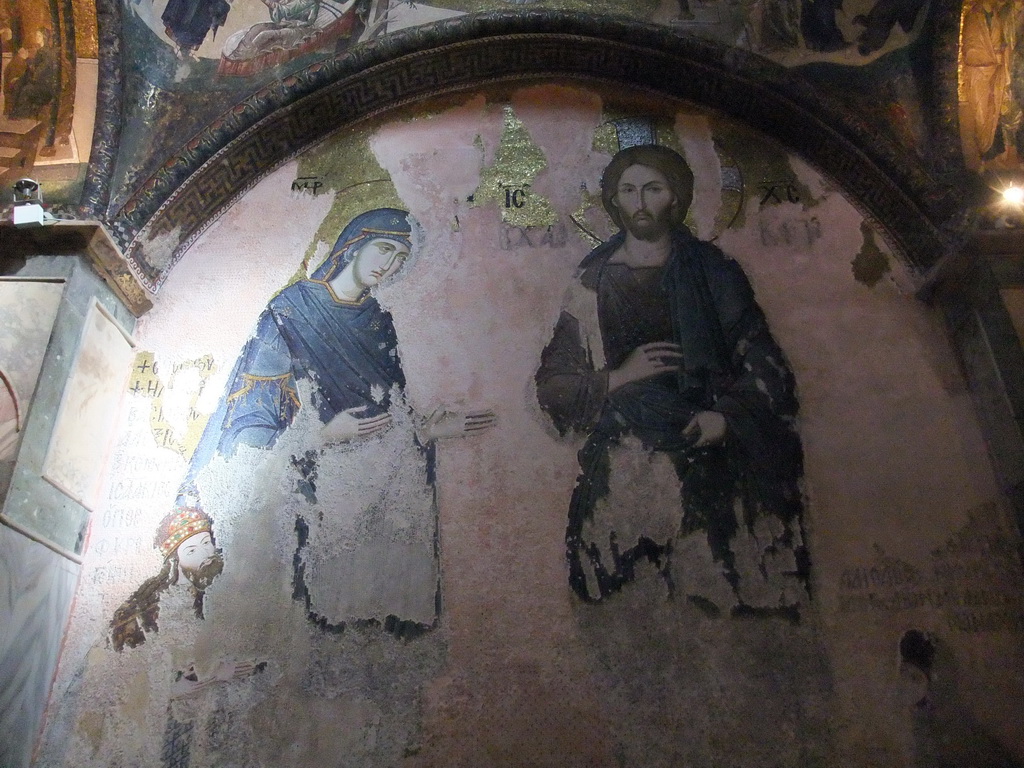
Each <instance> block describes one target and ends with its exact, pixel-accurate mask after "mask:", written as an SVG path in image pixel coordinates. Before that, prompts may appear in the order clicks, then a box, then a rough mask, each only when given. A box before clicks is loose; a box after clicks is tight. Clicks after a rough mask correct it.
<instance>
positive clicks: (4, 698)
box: [0, 525, 79, 768]
mask: <svg viewBox="0 0 1024 768" xmlns="http://www.w3.org/2000/svg"><path fill="white" fill-rule="evenodd" d="M78 574H79V567H78V566H77V565H75V564H74V563H72V562H71V561H69V560H68V559H66V558H64V557H61V556H60V555H58V554H56V553H54V552H52V551H50V550H49V549H47V548H46V547H44V546H42V545H41V544H38V543H36V542H34V541H32V540H31V539H29V538H27V537H25V536H23V535H21V534H20V533H17V532H16V531H14V530H12V529H10V528H8V527H7V526H4V525H0V765H2V766H4V768H23V767H25V766H28V764H29V761H30V759H31V755H32V749H33V746H34V744H35V741H36V738H37V736H38V733H39V729H40V726H41V724H42V719H43V713H44V711H45V709H46V700H47V696H48V694H49V690H50V685H51V681H52V680H53V675H54V671H55V670H56V667H57V658H58V655H59V653H60V647H61V641H62V638H63V635H64V628H65V625H66V623H67V618H68V612H69V609H70V606H71V601H72V599H73V597H74V592H75V588H76V585H77V583H78Z"/></svg>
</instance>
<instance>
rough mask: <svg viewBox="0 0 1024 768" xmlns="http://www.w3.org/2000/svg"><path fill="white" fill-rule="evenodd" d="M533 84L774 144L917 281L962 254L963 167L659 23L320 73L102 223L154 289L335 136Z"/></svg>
mask: <svg viewBox="0 0 1024 768" xmlns="http://www.w3.org/2000/svg"><path fill="white" fill-rule="evenodd" d="M949 16H951V14H950V15H949ZM942 18H944V17H942ZM942 18H940V20H939V21H938V22H933V24H936V23H938V24H942V23H943V22H942ZM947 22H948V19H947ZM946 26H949V24H948V23H946ZM933 31H938V30H933ZM954 45H955V44H954ZM946 49H948V45H947V46H946ZM943 50H945V49H943ZM947 58H948V57H947ZM938 68H939V69H944V67H942V66H940V67H938ZM933 74H935V76H936V80H938V79H939V76H940V75H941V76H943V77H945V76H948V75H947V73H933ZM540 79H548V80H550V79H556V80H569V81H576V82H581V83H587V82H590V83H597V84H603V85H612V86H618V87H622V86H626V87H628V88H631V89H633V90H637V91H642V92H644V93H645V94H647V95H649V96H651V95H653V96H655V97H661V98H667V99H673V100H680V101H684V102H689V103H693V104H696V105H698V106H702V107H706V108H709V109H711V110H714V111H716V112H718V113H720V114H723V115H725V116H727V117H729V118H732V119H734V120H737V121H739V122H741V123H744V124H746V125H748V126H750V127H752V128H754V129H756V130H758V131H760V132H761V133H763V134H765V135H767V136H769V137H772V138H774V139H775V140H777V141H779V142H780V143H781V144H782V145H784V146H785V147H787V148H788V149H790V150H792V151H794V152H796V153H797V154H799V155H801V156H802V157H803V158H804V159H806V160H807V161H808V162H810V163H811V164H813V165H814V166H816V167H817V168H818V169H819V170H821V171H823V172H824V173H825V174H826V175H828V176H830V177H831V178H832V179H834V180H835V181H836V182H837V183H838V184H839V185H840V186H841V187H842V188H843V189H844V191H845V192H846V193H847V194H848V195H849V196H850V197H851V199H852V200H853V202H854V203H855V204H857V205H858V206H859V207H860V208H861V210H862V211H863V212H864V213H865V214H866V215H868V216H869V217H870V218H872V219H873V220H874V221H876V222H877V223H878V224H880V225H881V226H882V228H883V230H884V231H885V232H886V233H887V236H888V238H889V239H890V242H891V244H892V245H893V246H894V247H895V248H896V249H898V250H899V251H900V252H901V253H902V254H903V255H904V256H905V258H906V260H907V262H908V264H909V266H910V267H911V268H912V269H914V270H915V271H917V272H918V273H919V275H920V276H922V277H923V276H925V275H926V274H927V273H929V272H930V271H932V270H933V269H934V268H935V267H936V266H937V265H938V264H939V263H940V261H942V259H943V258H944V257H945V256H946V255H948V254H949V253H950V252H951V251H952V250H953V249H954V248H955V246H956V245H957V243H958V236H959V234H960V232H961V231H962V225H963V221H964V211H965V207H964V200H963V194H962V190H963V189H964V188H965V185H967V183H968V181H967V180H966V179H965V178H964V176H965V171H963V170H962V163H960V162H953V163H951V164H950V165H947V170H946V171H945V172H944V173H943V175H942V178H941V179H938V178H936V177H935V176H933V175H932V174H931V173H930V172H929V170H928V168H927V167H926V166H925V165H924V163H923V162H922V161H921V160H920V159H919V158H918V157H917V156H916V155H914V154H912V153H911V152H909V151H908V150H906V149H905V148H904V147H902V146H900V145H898V144H897V143H896V142H895V141H893V140H891V139H889V138H888V137H886V136H884V135H880V134H879V131H878V129H877V126H873V125H870V124H868V123H867V122H866V121H864V120H863V119H862V118H861V117H860V116H859V115H857V114H855V113H854V112H853V111H852V110H850V109H849V108H848V107H847V106H845V105H844V104H842V103H841V101H839V100H838V99H837V98H836V97H834V96H831V95H828V94H825V93H823V92H822V91H821V90H820V89H816V88H815V87H814V86H813V85H812V84H811V83H810V82H809V81H808V80H807V79H806V78H804V77H802V76H800V75H799V74H798V73H795V72H793V71H790V70H786V69H784V68H783V67H780V66H778V65H775V64H774V63H772V62H769V61H767V60H766V59H764V58H762V57H760V56H757V55H755V54H751V53H749V52H746V51H743V50H740V49H736V48H731V47H728V46H725V45H721V44H718V43H715V42H712V41H708V40H702V39H699V38H693V37H686V36H681V35H678V34H676V33H675V32H673V31H672V30H671V29H668V28H664V27H657V26H653V25H645V24H639V23H636V22H630V21H625V20H622V19H618V18H607V17H598V16H593V15H585V14H578V13H559V12H552V11H528V12H515V13H505V12H502V13H489V14H477V15H471V16H463V17H457V18H454V19H449V20H445V21H442V22H438V23H436V24H432V25H428V26H424V27H418V28H414V29H412V30H408V31H404V32H399V33H395V34H393V35H389V36H387V37H385V38H382V39H379V40H376V41H372V42H371V43H368V44H364V45H362V46H359V47H358V48H356V49H353V50H352V51H349V52H347V53H345V54H343V55H340V56H338V57H336V58H333V59H327V60H325V61H322V62H319V63H317V64H314V65H312V66H310V67H308V68H307V69H305V70H303V71H302V72H300V73H297V74H296V75H293V76H291V77H288V78H286V79H284V80H282V81H280V82H277V83H275V84H273V85H271V86H268V87H267V88H264V89H262V90H260V91H259V92H257V93H255V94H253V95H252V96H251V97H249V98H248V99H246V100H245V101H243V102H241V103H240V104H238V105H236V106H235V107H234V108H232V109H231V110H230V111H229V112H227V113H225V114H224V115H222V116H221V118H220V119H218V120H216V121H214V123H212V124H211V125H210V126H208V127H207V128H206V129H205V130H204V131H203V132H202V133H201V134H199V135H198V136H196V137H194V138H193V139H192V140H191V141H190V142H188V144H187V145H186V147H185V148H184V149H183V151H182V153H181V154H179V155H178V156H176V157H174V158H172V159H171V160H169V161H168V162H167V163H166V164H165V165H164V166H163V167H162V168H161V169H160V170H159V171H158V172H157V173H156V174H154V175H153V176H152V177H151V178H150V179H148V180H147V181H146V182H145V183H144V184H143V185H142V186H141V187H140V188H139V189H138V190H136V191H134V192H133V193H132V194H131V196H130V197H129V198H128V199H127V201H126V202H125V204H124V205H123V206H122V207H121V208H120V209H119V210H117V211H108V212H107V215H106V220H107V223H108V224H110V225H111V228H112V229H113V231H114V232H115V233H117V235H119V236H120V238H121V240H122V244H123V245H125V246H126V251H127V255H128V258H129V261H130V263H131V264H132V267H133V269H134V270H135V271H136V273H137V275H138V276H139V277H140V279H141V280H142V281H143V283H144V284H145V285H146V286H147V287H148V288H149V289H150V290H153V291H155V290H156V289H157V288H158V287H159V285H160V284H161V283H162V282H163V280H164V279H165V277H166V275H167V273H168V271H169V269H170V268H171V267H172V266H173V264H174V263H175V262H176V261H177V259H178V257H179V256H180V254H181V253H182V252H183V251H184V250H185V249H186V248H187V247H188V246H189V245H190V244H191V243H192V242H193V241H194V240H195V238H196V237H197V236H198V235H199V234H200V233H201V232H202V231H203V230H204V229H205V227H206V226H208V225H209V224H210V223H211V222H212V221H214V220H215V219H216V218H217V217H218V216H219V214H220V213H221V212H223V211H224V210H225V209H226V207H227V206H228V205H229V204H230V203H231V201H232V200H234V199H235V198H236V197H237V196H238V195H240V194H241V193H242V192H244V191H245V190H247V189H249V188H250V187H251V186H253V185H254V184H255V183H256V182H257V181H258V180H259V179H260V178H262V177H263V176H265V175H266V174H267V173H269V172H270V171H272V170H273V169H274V168H276V167H278V166H279V165H280V164H281V163H283V162H285V161H286V160H288V159H289V158H290V157H292V156H294V155H295V154H297V153H298V152H300V151H302V150H303V149H304V148H306V147H308V146H310V145H311V144H313V143H315V142H317V141H319V140H320V139H322V138H324V137H325V136H326V135H328V134H329V133H332V132H334V131H336V130H337V129H339V128H341V127H343V126H345V125H348V124H351V123H353V122H355V121H358V120H361V119H364V118H367V117H370V116H373V115H378V114H381V113H384V112H386V111H388V110H391V109H394V108H396V107H401V106H405V105H408V104H410V103H414V102H418V101H421V100H424V99H428V98H431V97H434V96H439V95H445V94H452V93H458V92H463V91H469V90H472V89H478V88H481V87H484V86H488V85H493V84H499V83H508V82H527V81H537V80H540ZM938 106H941V105H938ZM938 111H939V112H940V113H941V110H938ZM947 143H948V142H947ZM940 154H944V153H942V152H940ZM950 168H951V169H952V170H948V169H950ZM959 179H963V183H962V184H958V183H952V182H953V181H954V180H959Z"/></svg>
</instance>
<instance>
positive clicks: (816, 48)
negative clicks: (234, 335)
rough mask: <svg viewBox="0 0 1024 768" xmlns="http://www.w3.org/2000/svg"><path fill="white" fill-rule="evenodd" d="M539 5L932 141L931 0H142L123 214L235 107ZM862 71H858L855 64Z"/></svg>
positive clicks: (133, 43) (131, 16) (135, 30)
mask: <svg viewBox="0 0 1024 768" xmlns="http://www.w3.org/2000/svg"><path fill="white" fill-rule="evenodd" d="M525 9H529V10H530V11H531V12H535V11H538V10H545V9H546V10H554V11H580V12H585V13H591V14H593V13H605V14H612V15H617V16H623V15H624V16H628V17H631V18H633V19H635V20H638V21H643V22H654V23H658V24H662V25H665V26H667V27H669V28H671V29H672V30H673V31H676V32H678V33H679V34H683V35H694V36H698V37H704V38H710V39H713V40H716V41H718V42H721V43H724V44H726V45H731V46H736V47H739V48H743V49H747V50H750V51H753V52H755V53H758V54H760V55H763V56H766V57H768V58H770V59H772V60H773V61H775V62H777V63H779V64H782V65H784V66H787V67H801V68H804V70H805V71H806V73H807V74H808V75H810V76H812V77H817V78H820V80H821V81H822V82H826V83H827V82H829V81H830V80H831V79H833V78H834V77H836V76H837V73H839V77H840V79H845V80H846V81H847V82H844V83H843V94H844V95H846V96H849V97H850V98H853V99H855V100H856V99H858V98H859V99H860V101H859V102H858V108H859V109H862V110H863V111H865V113H866V114H870V115H872V116H874V117H875V118H876V120H877V121H878V122H879V124H880V125H882V126H884V127H885V128H886V129H889V130H892V131H893V132H894V133H895V134H896V136H897V138H898V139H900V140H901V141H903V142H904V143H905V144H907V145H911V146H912V145H914V144H915V143H917V142H918V141H920V139H921V138H922V137H923V135H924V128H923V125H922V119H921V116H920V103H921V100H920V94H919V92H918V86H917V84H916V81H915V79H914V77H913V74H912V65H911V59H910V58H909V57H910V52H911V51H912V50H913V48H914V45H915V43H916V42H917V41H918V39H919V38H920V32H921V30H922V29H923V27H924V25H925V22H926V17H927V14H928V9H929V5H928V3H927V0H745V1H744V2H726V1H725V0H644V1H643V2H632V1H631V2H623V0H604V2H601V3H589V2H588V3H584V2H578V0H538V1H537V2H513V0H449V2H445V3H421V2H415V3H413V2H409V0H237V1H236V2H233V3H229V2H227V0H215V1H211V2H200V0H139V2H132V3H129V4H127V6H126V14H125V18H124V22H123V23H124V38H125V42H126V46H127V51H128V56H129V57H130V59H131V60H132V61H134V62H137V68H135V69H133V70H132V71H131V72H130V73H129V76H128V81H127V89H126V94H127V96H126V98H127V110H126V113H125V126H124V131H123V133H122V135H121V139H120V145H119V156H118V162H117V165H116V169H115V173H114V177H113V184H112V198H111V213H116V212H117V211H118V210H119V209H120V208H121V206H122V205H124V204H125V203H126V202H127V201H128V200H129V199H130V197H131V196H132V195H133V193H136V192H138V191H139V190H140V189H141V188H142V187H143V186H144V184H145V182H146V180H147V179H148V178H149V177H150V176H152V174H154V173H155V172H156V171H157V170H158V169H159V168H161V166H163V165H164V164H165V163H166V162H167V161H168V159H170V158H172V157H174V156H175V155H177V154H179V153H180V152H181V151H182V149H183V147H184V146H185V145H186V144H187V142H188V141H189V140H191V139H192V138H193V137H195V136H197V135H198V134H199V133H200V132H201V131H202V130H203V129H204V128H205V127H206V126H208V125H210V124H211V123H214V122H215V121H217V120H218V118H220V117H221V116H223V115H224V114H226V113H227V112H228V111H229V110H230V109H231V108H232V107H233V106H235V105H237V104H239V103H240V102H241V101H242V100H243V99H245V98H247V97H249V96H251V95H253V94H254V93H257V92H258V91H260V89H262V88H265V87H267V86H269V85H272V84H274V83H275V82H277V81H280V80H283V79H285V78H287V77H288V76H289V75H291V74H294V73H295V72H297V71H299V70H301V69H304V68H306V67H309V66H313V65H315V64H316V63H317V62H318V61H322V60H323V59H324V58H327V57H333V56H336V55H338V54H340V53H344V51H346V50H348V49H349V48H351V47H352V46H354V45H358V44H360V43H366V42H369V41H371V40H373V39H376V38H380V37H382V36H386V35H388V34H392V33H395V32H399V31H402V30H408V29H413V28H416V27H419V26H422V25H425V24H429V23H432V22H437V21H443V20H445V19H451V18H455V17H458V16H461V15H464V14H467V13H477V12H488V11H512V12H515V11H520V10H525ZM851 69H854V70H863V72H860V73H859V74H857V75H849V74H847V70H851Z"/></svg>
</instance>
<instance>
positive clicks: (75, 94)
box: [0, 0, 97, 205]
mask: <svg viewBox="0 0 1024 768" xmlns="http://www.w3.org/2000/svg"><path fill="white" fill-rule="evenodd" d="M96 55H97V54H96V12H95V7H94V6H92V5H91V4H90V3H88V2H86V0H74V1H73V0H61V2H54V3H39V2H32V1H31V0H0V157H2V160H0V187H2V189H3V193H2V194H3V196H4V197H6V199H3V197H0V200H2V201H3V203H7V202H9V201H10V186H11V184H12V183H13V182H14V181H15V180H17V179H19V178H22V177H23V176H31V177H32V178H34V179H36V180H37V181H39V182H40V183H41V186H42V191H43V198H44V202H45V203H47V204H51V203H53V204H57V205H75V204H77V202H78V196H79V194H80V191H81V187H82V182H83V180H84V173H85V164H86V163H87V162H88V160H89V153H90V150H91V144H92V129H93V121H94V119H95V108H96V76H97V67H96Z"/></svg>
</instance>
